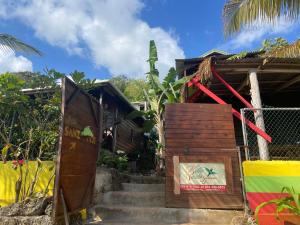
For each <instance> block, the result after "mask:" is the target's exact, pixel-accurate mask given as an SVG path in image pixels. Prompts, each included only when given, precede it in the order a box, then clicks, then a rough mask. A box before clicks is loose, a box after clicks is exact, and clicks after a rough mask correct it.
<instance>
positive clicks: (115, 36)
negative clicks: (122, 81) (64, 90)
mask: <svg viewBox="0 0 300 225" xmlns="http://www.w3.org/2000/svg"><path fill="white" fill-rule="evenodd" d="M1 1H2V2H1ZM0 2H1V5H2V10H1V13H0V17H2V18H5V19H9V18H13V19H19V20H21V21H22V22H24V23H25V24H26V25H28V26H29V27H31V28H32V29H33V30H34V32H35V35H36V36H37V37H39V38H40V39H43V40H45V41H47V42H48V43H50V44H51V45H54V46H59V47H61V48H63V49H66V50H67V51H68V52H69V53H70V54H77V55H80V56H82V57H90V58H91V59H92V61H93V63H94V64H95V66H96V67H101V66H104V67H106V68H108V70H109V71H110V72H111V73H112V74H126V75H131V76H143V75H144V73H145V72H147V71H148V65H147V63H146V60H147V58H148V45H149V40H151V39H154V40H155V41H156V44H157V48H158V53H159V64H158V68H159V69H160V70H161V71H162V73H163V74H164V73H166V72H167V70H168V68H169V67H170V66H173V65H174V59H175V58H182V57H184V52H183V50H182V49H181V48H180V47H179V46H178V40H177V39H176V38H175V37H174V35H172V34H171V33H170V32H166V31H165V30H163V29H162V28H160V27H154V28H152V27H150V26H149V25H148V24H147V23H146V22H144V21H142V20H141V19H139V13H141V11H142V9H143V7H144V5H143V3H142V0H122V1H120V0H85V1H82V0H20V1H18V2H17V3H12V4H11V3H8V2H9V1H6V0H0ZM3 8H5V10H3ZM7 12H9V13H7ZM75 68H76V65H74V69H75Z"/></svg>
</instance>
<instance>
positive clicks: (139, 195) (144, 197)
mask: <svg viewBox="0 0 300 225" xmlns="http://www.w3.org/2000/svg"><path fill="white" fill-rule="evenodd" d="M103 203H104V204H111V205H127V206H142V207H148V206H152V207H158V206H161V207H164V205H165V195H164V192H125V191H110V192H106V193H105V194H104V195H103Z"/></svg>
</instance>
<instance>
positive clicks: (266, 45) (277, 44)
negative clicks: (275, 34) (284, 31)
mask: <svg viewBox="0 0 300 225" xmlns="http://www.w3.org/2000/svg"><path fill="white" fill-rule="evenodd" d="M288 45H289V43H288V42H287V40H285V39H284V38H281V37H279V38H275V39H265V40H264V41H263V42H262V48H261V49H260V50H261V51H266V52H269V51H273V50H274V49H277V48H281V47H284V46H288Z"/></svg>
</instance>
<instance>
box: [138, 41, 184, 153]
mask: <svg viewBox="0 0 300 225" xmlns="http://www.w3.org/2000/svg"><path fill="white" fill-rule="evenodd" d="M157 61H158V57H157V49H156V46H155V42H154V41H153V40H151V41H150V44H149V59H148V62H149V69H150V71H149V72H148V73H147V83H148V90H144V93H145V97H146V99H147V102H148V104H149V110H148V111H146V112H143V113H144V118H146V122H145V124H146V125H147V129H148V130H150V129H153V128H154V129H155V131H156V132H157V134H158V141H157V143H156V149H157V155H160V156H161V155H162V151H163V149H164V145H165V143H164V134H163V118H162V117H163V113H164V109H165V104H168V103H175V102H179V101H180V97H181V90H182V87H183V85H184V84H185V83H186V82H187V78H182V79H180V80H176V76H177V73H176V70H175V69H174V68H170V70H169V72H168V74H167V75H166V76H165V77H164V79H163V81H162V82H160V80H159V72H158V70H157V69H156V68H155V63H156V62H157Z"/></svg>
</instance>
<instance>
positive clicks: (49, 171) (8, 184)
mask: <svg viewBox="0 0 300 225" xmlns="http://www.w3.org/2000/svg"><path fill="white" fill-rule="evenodd" d="M37 164H38V162H37V161H30V162H28V163H25V164H24V165H23V166H22V171H23V180H25V179H26V183H25V182H23V185H22V189H21V197H22V196H24V193H25V192H26V190H28V187H29V186H30V184H31V182H32V180H33V177H34V174H35V172H36V168H37ZM27 168H28V171H29V173H28V175H27V176H26V178H25V175H26V170H27ZM54 172H55V168H54V163H53V162H51V161H44V162H42V167H41V171H40V173H39V176H38V180H37V183H36V186H35V189H34V192H35V193H40V192H43V191H44V190H45V188H46V186H47V184H48V182H49V180H50V178H51V176H52V175H53V173H54ZM19 177H20V168H17V169H16V170H15V169H13V164H12V162H7V163H5V164H4V163H3V162H0V206H5V205H9V204H11V203H14V202H15V197H16V194H15V184H16V181H17V180H18V179H19ZM53 187H54V177H53V179H52V180H51V183H50V185H49V190H50V191H49V192H48V195H49V196H51V195H52V194H53Z"/></svg>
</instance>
